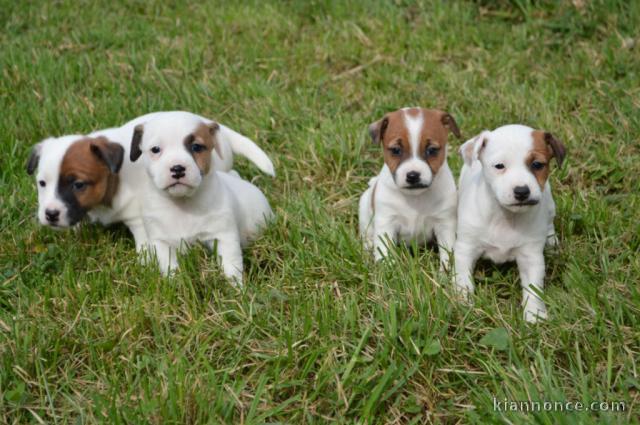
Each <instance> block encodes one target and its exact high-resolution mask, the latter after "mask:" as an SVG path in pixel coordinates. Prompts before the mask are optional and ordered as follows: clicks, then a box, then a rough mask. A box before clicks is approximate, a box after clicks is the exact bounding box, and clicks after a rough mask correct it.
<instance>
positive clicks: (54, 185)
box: [27, 112, 274, 251]
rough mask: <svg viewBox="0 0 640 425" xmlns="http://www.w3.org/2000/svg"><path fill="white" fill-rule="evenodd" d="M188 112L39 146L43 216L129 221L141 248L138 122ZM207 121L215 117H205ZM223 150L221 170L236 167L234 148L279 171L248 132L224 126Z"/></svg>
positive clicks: (31, 167) (34, 156)
mask: <svg viewBox="0 0 640 425" xmlns="http://www.w3.org/2000/svg"><path fill="white" fill-rule="evenodd" d="M181 114H186V113H184V112H155V113H151V114H147V115H143V116H141V117H138V118H136V119H134V120H132V121H130V122H128V123H126V124H124V125H123V126H122V127H119V128H110V129H105V130H100V131H96V132H94V133H91V134H89V135H69V136H63V137H58V138H49V139H46V140H44V141H42V142H40V143H38V144H37V145H35V146H34V147H33V149H32V151H31V155H30V157H29V160H28V164H27V173H29V174H34V173H35V177H36V184H37V188H38V213H37V216H38V220H39V221H40V223H41V224H43V225H45V226H50V227H53V228H56V229H60V228H66V227H70V226H74V225H75V224H77V223H78V222H79V221H80V220H81V219H82V218H83V217H85V216H86V215H88V216H89V217H90V218H91V220H92V221H98V222H100V223H102V224H105V225H108V224H111V223H116V222H124V224H125V225H127V227H128V228H129V230H130V231H131V233H132V234H133V237H134V240H135V243H136V249H137V250H138V251H140V249H141V247H142V246H143V245H144V244H146V240H147V237H146V232H145V230H144V224H143V222H142V216H141V211H140V199H141V193H140V191H141V188H142V185H141V182H143V181H144V179H146V173H145V171H144V169H143V168H142V167H141V166H139V165H134V164H133V163H132V162H131V161H130V160H129V159H128V157H129V154H128V151H129V147H130V145H131V137H132V135H133V130H134V128H135V126H136V125H138V124H140V123H142V122H146V121H149V120H151V119H162V120H167V121H171V120H172V118H173V117H174V116H181ZM202 119H203V120H204V121H207V122H211V121H209V120H206V119H204V118H202ZM220 133H221V134H220V138H219V144H218V147H219V152H220V153H221V155H219V154H218V153H215V152H214V153H213V156H212V160H213V162H214V164H215V166H216V168H217V169H219V170H231V168H232V166H233V153H237V154H241V155H244V156H246V157H248V158H249V159H251V160H252V161H253V162H254V163H256V165H257V166H258V167H259V168H260V169H261V170H262V171H264V172H265V173H267V174H269V175H274V170H273V164H272V163H271V161H270V160H269V157H268V156H267V155H266V154H265V153H264V152H263V151H262V150H261V149H260V148H259V147H258V146H256V145H255V143H253V142H252V141H251V140H249V139H247V138H246V137H244V136H242V135H240V134H238V133H235V132H234V131H233V130H231V129H228V128H224V127H223V130H222V131H221V132H220Z"/></svg>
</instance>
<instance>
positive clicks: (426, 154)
mask: <svg viewBox="0 0 640 425" xmlns="http://www.w3.org/2000/svg"><path fill="white" fill-rule="evenodd" d="M449 131H452V132H453V133H454V134H455V135H456V136H457V137H460V131H459V130H458V126H457V125H456V122H455V120H454V119H453V117H452V116H451V115H449V114H448V113H446V112H443V111H437V110H432V109H422V108H405V109H401V110H398V111H395V112H391V113H389V114H387V115H385V116H384V117H383V118H382V119H381V120H379V121H376V122H374V123H373V124H371V125H370V126H369V133H370V135H371V139H372V140H373V143H380V142H382V146H383V154H384V165H383V167H382V171H381V172H380V174H379V175H378V176H376V177H374V178H372V179H371V180H370V181H369V188H368V189H367V190H366V191H365V192H364V194H363V195H362V197H361V198H360V214H359V221H360V235H361V236H362V238H363V240H364V242H365V246H366V247H367V248H369V249H373V250H374V256H375V258H376V260H379V259H381V258H383V257H384V256H386V254H387V250H388V246H387V241H386V239H389V240H390V241H392V242H393V243H397V242H398V241H405V242H410V241H414V240H415V241H417V242H418V243H421V244H422V243H426V242H428V241H430V240H432V239H433V238H434V236H435V239H436V241H437V243H438V245H439V247H440V249H439V252H440V264H441V267H442V268H446V267H447V266H448V263H449V253H450V252H451V250H452V249H453V244H454V242H455V235H456V202H457V198H456V185H455V181H454V179H453V175H452V174H451V170H450V169H449V165H448V164H447V138H448V132H449Z"/></svg>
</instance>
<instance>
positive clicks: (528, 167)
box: [454, 125, 565, 322]
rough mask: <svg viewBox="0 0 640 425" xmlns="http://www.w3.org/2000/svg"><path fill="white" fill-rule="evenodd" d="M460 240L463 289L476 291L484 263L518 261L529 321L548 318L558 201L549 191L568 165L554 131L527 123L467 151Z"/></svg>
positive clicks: (472, 143) (459, 284)
mask: <svg viewBox="0 0 640 425" xmlns="http://www.w3.org/2000/svg"><path fill="white" fill-rule="evenodd" d="M460 152H461V154H462V157H463V159H464V165H463V167H462V171H461V173H460V192H459V199H458V236H457V240H456V244H455V248H454V254H455V268H456V288H457V290H458V291H459V292H461V293H462V294H465V295H470V294H472V293H473V291H474V284H473V277H472V275H473V269H474V267H475V263H476V260H477V259H478V258H480V257H485V258H488V259H490V260H492V261H494V262H496V263H503V262H506V261H514V260H515V261H516V262H517V264H518V269H519V271H520V284H521V286H522V290H523V291H522V294H523V299H522V304H523V306H524V318H525V320H527V321H529V322H535V321H536V320H537V319H539V318H545V317H546V315H547V313H546V308H545V305H544V303H543V301H542V300H541V299H540V296H539V293H541V292H542V289H543V285H544V274H545V265H544V256H543V250H544V246H545V243H547V244H554V243H555V241H556V238H555V231H554V227H553V218H554V216H555V203H554V202H553V197H552V196H551V187H550V186H549V181H548V178H549V171H550V165H551V164H550V160H551V158H556V160H557V161H558V164H560V165H561V164H562V161H563V159H564V157H565V148H564V145H563V144H562V143H561V142H560V141H559V140H557V139H556V138H555V137H554V136H553V135H552V134H551V133H548V132H544V131H540V130H534V129H533V128H531V127H527V126H524V125H506V126H503V127H500V128H497V129H495V130H493V131H483V132H482V133H480V134H479V135H478V136H476V137H474V138H473V139H471V140H469V141H467V142H466V143H465V144H463V145H462V147H461V148H460Z"/></svg>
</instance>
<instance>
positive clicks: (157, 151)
mask: <svg viewBox="0 0 640 425" xmlns="http://www.w3.org/2000/svg"><path fill="white" fill-rule="evenodd" d="M151 153H160V146H154V147H152V148H151Z"/></svg>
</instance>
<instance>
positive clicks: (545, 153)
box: [525, 130, 554, 189]
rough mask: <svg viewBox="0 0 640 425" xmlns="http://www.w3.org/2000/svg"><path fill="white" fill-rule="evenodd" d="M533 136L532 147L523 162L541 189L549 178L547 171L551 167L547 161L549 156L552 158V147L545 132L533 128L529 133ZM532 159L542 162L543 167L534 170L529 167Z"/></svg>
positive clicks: (548, 171)
mask: <svg viewBox="0 0 640 425" xmlns="http://www.w3.org/2000/svg"><path fill="white" fill-rule="evenodd" d="M531 136H532V137H533V149H531V151H530V152H529V155H527V158H526V159H525V164H526V165H527V168H529V170H530V171H531V172H532V173H533V175H534V176H535V177H536V180H537V181H538V184H539V185H540V188H541V189H544V185H545V183H546V182H547V179H548V178H549V173H550V172H551V169H550V168H549V162H550V160H551V158H553V155H554V154H553V149H552V148H551V146H549V144H548V143H547V142H546V140H545V132H544V131H540V130H534V131H533V132H532V133H531ZM533 161H539V162H541V163H543V164H544V167H543V168H542V169H540V170H534V169H533V168H531V163H532V162H533Z"/></svg>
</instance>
